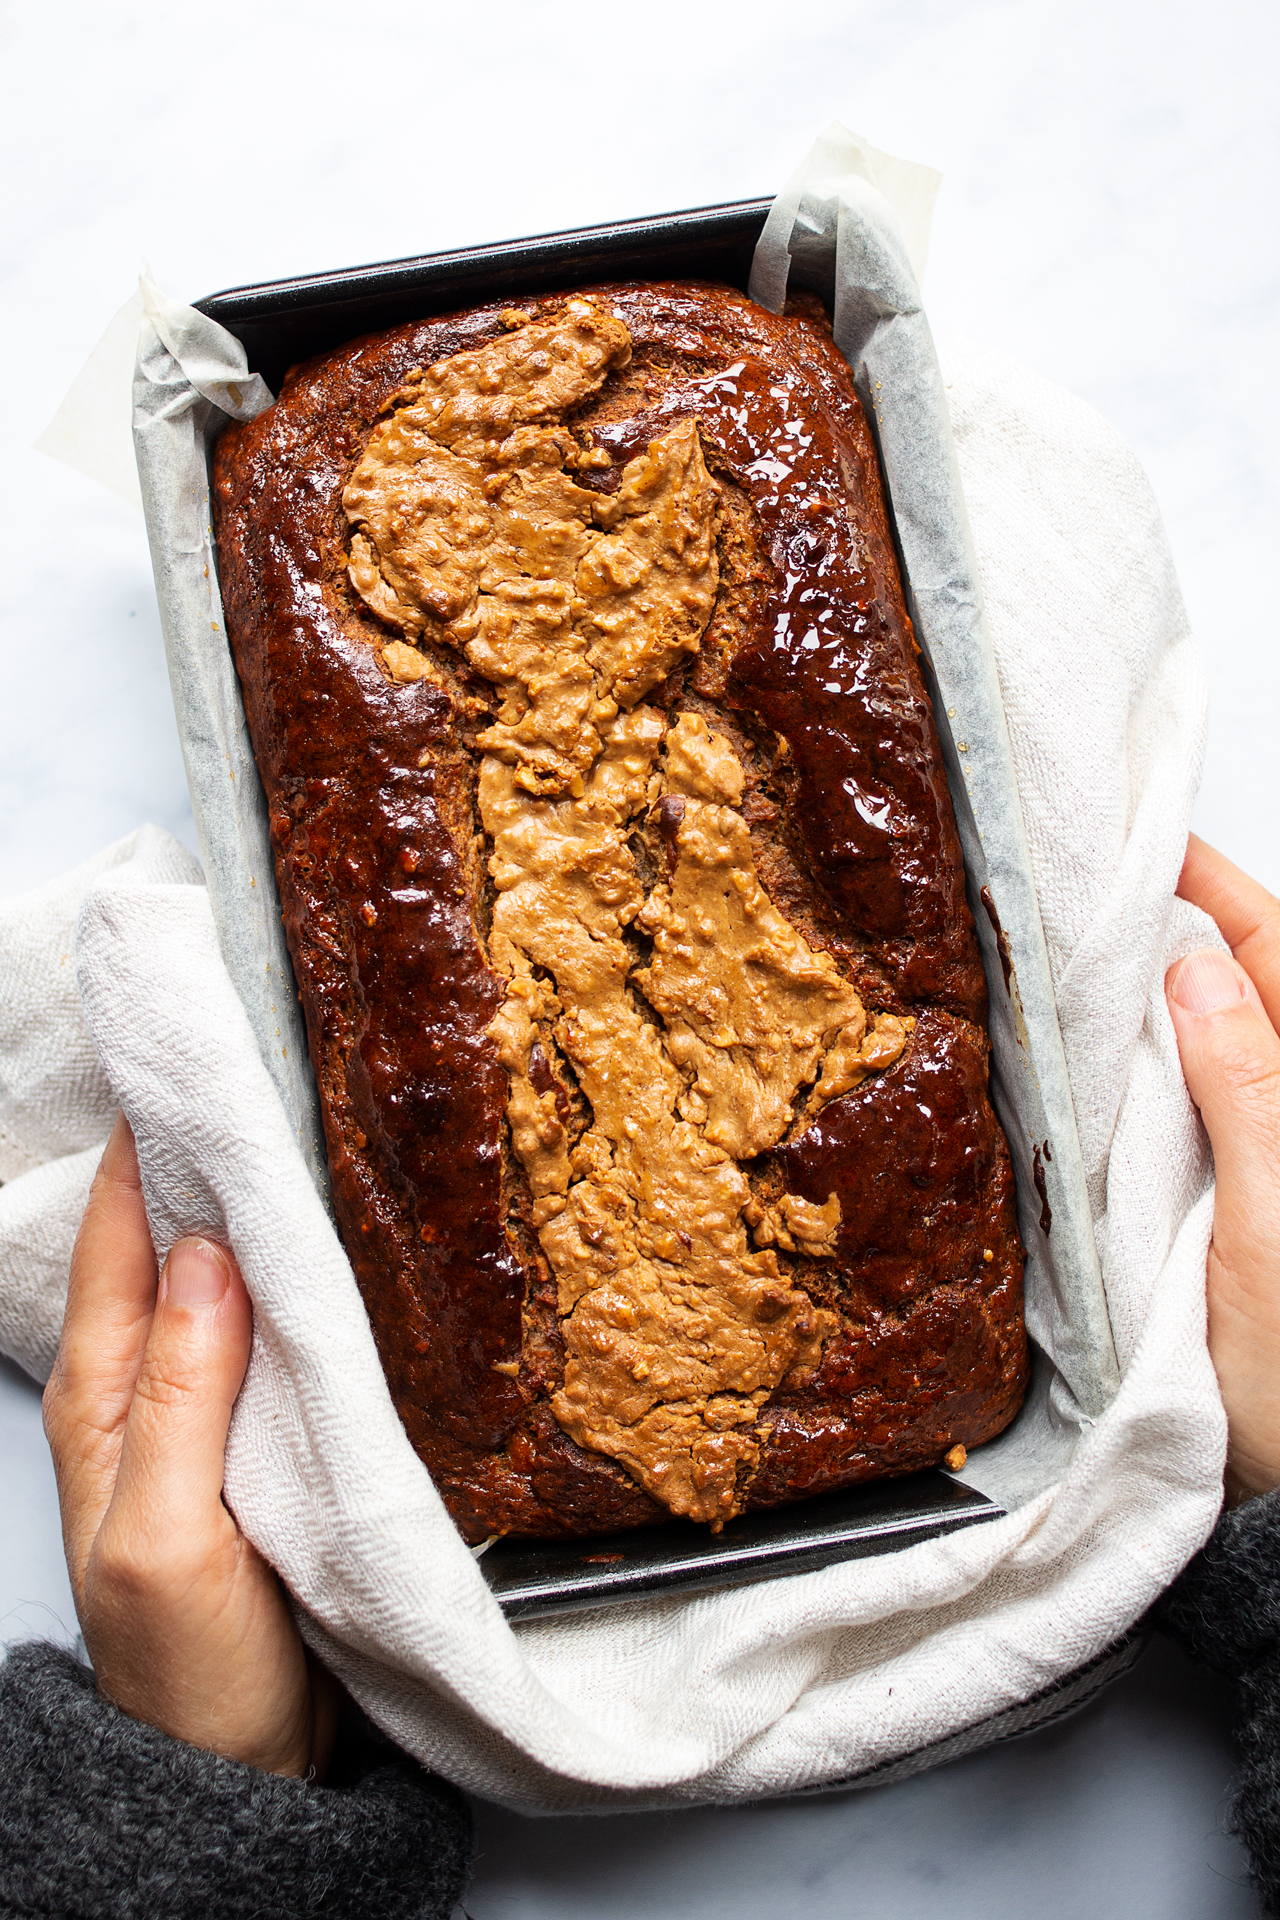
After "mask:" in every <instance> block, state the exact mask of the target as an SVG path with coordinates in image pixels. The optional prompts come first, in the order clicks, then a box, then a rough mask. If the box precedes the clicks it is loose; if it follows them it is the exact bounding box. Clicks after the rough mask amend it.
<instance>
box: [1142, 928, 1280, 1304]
mask: <svg viewBox="0 0 1280 1920" xmlns="http://www.w3.org/2000/svg"><path fill="white" fill-rule="evenodd" d="M1166 991H1167V996H1168V1001H1169V1012H1170V1014H1171V1016H1172V1019H1173V1026H1174V1031H1175V1033H1176V1034H1177V1036H1178V1051H1179V1053H1180V1054H1181V1056H1182V1070H1183V1073H1184V1074H1185V1075H1186V1081H1187V1086H1188V1088H1189V1090H1190V1093H1191V1098H1192V1099H1193V1100H1194V1101H1195V1103H1196V1105H1197V1106H1198V1107H1199V1109H1200V1115H1201V1118H1202V1119H1203V1121H1204V1124H1205V1128H1206V1130H1207V1132H1208V1135H1209V1139H1210V1141H1211V1143H1212V1145H1213V1157H1214V1162H1215V1164H1216V1167H1217V1179H1218V1188H1217V1196H1216V1199H1215V1203H1214V1216H1213V1244H1214V1249H1215V1252H1216V1253H1217V1256H1218V1259H1219V1260H1220V1261H1222V1262H1223V1263H1224V1264H1225V1265H1226V1266H1227V1267H1228V1268H1229V1269H1230V1270H1231V1271H1232V1273H1233V1274H1234V1275H1235V1276H1236V1278H1237V1279H1238V1280H1239V1281H1240V1282H1241V1283H1243V1284H1247V1285H1255V1284H1257V1283H1259V1282H1262V1281H1265V1282H1266V1285H1267V1291H1268V1294H1269V1293H1270V1291H1271V1289H1272V1288H1273V1287H1274V1284H1275V1283H1274V1281H1273V1280H1272V1279H1271V1277H1270V1276H1271V1275H1272V1274H1273V1273H1274V1270H1275V1248H1276V1246H1277V1244H1278V1243H1280V1039H1278V1038H1277V1037H1276V1033H1275V1029H1274V1028H1273V1027H1272V1025H1271V1022H1270V1021H1269V1020H1268V1018H1267V1016H1266V1013H1265V1012H1264V1011H1263V1006H1262V1002H1261V1000H1260V999H1259V997H1258V992H1257V989H1256V987H1255V986H1254V984H1253V982H1252V980H1250V978H1249V976H1248V974H1247V973H1246V972H1245V970H1244V968H1243V967H1242V966H1240V965H1239V963H1238V962H1237V961H1235V960H1233V959H1232V958H1231V956H1230V954H1228V953H1223V952H1222V951H1221V950H1220V949H1217V948H1206V949H1204V950H1203V951H1201V952H1199V953H1192V954H1188V956H1187V958H1186V959H1185V960H1183V961H1181V962H1180V963H1179V964H1178V965H1177V966H1176V967H1175V968H1174V969H1173V971H1172V972H1171V973H1170V975H1169V978H1168V981H1167V983H1166Z"/></svg>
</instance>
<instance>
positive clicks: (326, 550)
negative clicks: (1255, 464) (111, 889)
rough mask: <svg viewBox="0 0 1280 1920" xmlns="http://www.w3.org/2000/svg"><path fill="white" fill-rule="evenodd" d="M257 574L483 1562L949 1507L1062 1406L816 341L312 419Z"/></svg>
mask: <svg viewBox="0 0 1280 1920" xmlns="http://www.w3.org/2000/svg"><path fill="white" fill-rule="evenodd" d="M215 500H216V523H217V536H218V544H219V564H220V572H221V574H222V585H223V596H224V601H225V603H226V607H227V616H228V625H229V630H230V633H231V637H232V641H233V645H234V647H235V650H236V658H237V664H238V666H239V669H240V673H241V679H242V683H243V685H244V689H245V697H246V707H247V710H248V714H249V721H250V728H251V732H252V735H253V739H254V745H255V751H256V753H257V756H258V761H259V765H260V767H261V769H262V773H263V778H264V783H265V785H266V788H267V791H268V795H269V798H270V801H271V808H272V823H273V834H274V838H275V844H276V849H277V860H278V870H279V877H280V884H281V897H282V902H283V905H284V911H285V920H286V927H287V930H288V933H289V938H290V947H291V952H292V954H293V957H294V964H295V969H296V971H297V974H298V980H299V986H300V990H301V995H302V999H303V1002H304V1006H305V1009H306V1013H307V1020H308V1031H309V1038H310V1043H311V1049H312V1057H313V1061H314V1063H315V1065H316V1071H317V1079H318V1082H319V1085H320V1090H321V1103H322V1109H323V1112H324V1117H325V1127H326V1137H327V1142H328V1147H329V1156H330V1164H331V1169H332V1172H333V1179H334V1194H335V1205H336V1208H337V1212H338V1217H339V1223H340V1226H341V1228H342V1231H343V1235H344V1239H345V1242H346V1244H347V1247H348V1250H349V1252H350V1253H351V1256H352V1261H353V1266H354V1267H355V1270H356V1273H357V1277H358V1278H359V1280H360V1283H361V1286H362V1288H363V1290H364V1293H365V1298H366V1301H367V1303H368V1305H369V1309H370V1313H371V1318H372V1320H373V1324H374V1329H375V1334H376V1335H377V1338H378V1343H379V1349H380V1352H381V1354H382V1357H383V1361H384V1365H385V1367H386V1369H387V1373H388V1379H389V1382H390V1384H391V1388H392V1392H393V1394H394V1396H395V1398H396V1403H397V1406H398V1407H399V1410H400V1413H401V1417H402V1418H403V1419H404V1421H405V1424H406V1427H407V1429H408V1431H409V1433H410V1437H411V1438H412V1439H413V1441H414V1443H415V1445H417V1447H418V1449H419V1451H420V1452H421V1453H422V1455H423V1457H424V1459H426V1461H427V1463H428V1465H429V1466H430V1467H431V1468H432V1471H433V1472H434V1473H435V1475H436V1478H437V1481H438V1483H439V1484H440V1486H441V1489H442V1492H443V1493H444V1495H445V1498H446V1500H447V1501H448V1502H449V1504H450V1506H451V1510H452V1511H453V1512H454V1514H455V1517H456V1518H457V1519H458V1521H459V1524H460V1525H461V1526H462V1528H463V1530H464V1532H466V1533H467V1534H468V1537H472V1538H476V1537H485V1536H487V1535H488V1534H490V1533H494V1532H504V1531H513V1532H524V1533H532V1534H556V1533H572V1532H591V1531H599V1530H601V1529H604V1528H608V1527H613V1526H620V1525H628V1524H640V1523H642V1522H643V1521H645V1520H647V1519H651V1518H654V1517H656V1516H658V1515H660V1514H661V1513H663V1512H677V1513H682V1514H687V1515H689V1516H690V1517H692V1518H695V1519H700V1520H706V1521H710V1522H711V1523H712V1524H713V1525H715V1526H719V1525H721V1524H723V1522H724V1521H725V1519H727V1518H729V1517H731V1516H732V1515H733V1513H735V1512H737V1511H739V1510H740V1509H741V1508H742V1507H743V1506H754V1505H760V1504H770V1503H773V1502H776V1501H778V1500H780V1499H786V1498H792V1497H796V1496H797V1495H798V1494H800V1493H802V1492H806V1491H816V1490H818V1489H819V1488H823V1487H829V1486H834V1485H839V1484H843V1483H846V1482H848V1481H851V1480H854V1479H859V1478H865V1477H867V1476H868V1475H869V1474H873V1473H876V1472H886V1471H888V1472H894V1471H904V1470H907V1469H908V1468H910V1467H912V1466H917V1465H922V1464H927V1463H932V1462H934V1461H936V1460H938V1459H939V1458H941V1457H942V1456H943V1455H944V1454H945V1453H947V1452H948V1451H949V1450H950V1448H951V1447H952V1446H954V1445H955V1444H957V1443H960V1444H964V1445H972V1444H975V1443H976V1442H977V1441H978V1440H980V1439H982V1438H985V1437H988V1435H989V1434H990V1433H992V1432H994V1431H997V1430H998V1429H999V1427H1000V1426H1002V1425H1003V1424H1004V1423H1005V1422H1006V1421H1007V1420H1008V1418H1010V1417H1011V1415H1012V1412H1013V1411H1014V1410H1015V1409H1016V1406H1017V1404H1018V1401H1019V1399H1020V1396H1021V1391H1022V1384H1023V1379H1024V1374H1025V1344H1024V1336H1023V1331H1022V1320H1021V1302H1020V1284H1019V1283H1020V1272H1021V1251H1020V1248H1019V1246H1018V1241H1017V1233H1016V1227H1015V1224H1014V1220H1013V1211H1012V1179H1011V1174H1010V1170H1009V1163H1008V1154H1007V1149H1006V1148H1005V1144H1004V1141H1003V1138H1002V1137H1001V1135H1000V1133H999V1129H998V1127H997V1126H996V1123H995V1120H994V1116H993V1115H992V1113H991V1109H990V1106H989V1102H988V1100H987V1094H986V1040H985V1034H984V1032H983V1026H982V1020H983V1015H984V1012H985V989H984V986H983V981H982V974H981V969H980V965H979V962H978V958H977V951H976V945H975V943H974V939H973V930H972V924H971V921H970V919H969V916H968V910H967V907H966V905H965V901H964V890H963V873H962V870H961V864H960V856H959V848H958V843H957V840H956V834H955V828H954V823H953V820H952V817H951V810H950V802H949V798H948V795H947V791H946V785H945V780H944V777H943V773H942V767H941V760H940V755H939V751H938V745H937V739H936V733H935V731H934V727H933V720H932V715H931V712H930V709H929V706H928V701H927V697H926V695H925V693H924V689H923V686H922V684H921V679H920V673H919V668H918V665H917V661H916V655H915V648H914V642H913V640H912V636H911V631H910V625H909V622H908V620H907V616H906V613H905V609H904V607H903V602H902V594H901V588H900V584H899V581H898V577H897V571H896V565H895V562H894V556H893V550H892V545H891V541H890V537H889V532H888V526H887V522H886V518H885V513H884V507H883V503H882V499H881V495H880V490H879V479H878V473H877V470H876V465H875V459H874V451H873V448H872V445H871V442H870V437H869V434H868V431H867V427H866V423H865V420H864V419H863V416H862V413H861V409H860V408H859V406H858V402H857V400H856V397H855V396H854V394H853V392H852V389H851V386H850V382H849V377H848V372H847V369H846V368H845V367H844V365H843V363H842V362H841V361H840V359H839V356H838V355H837V354H836V353H835V351H834V348H833V346H832V343H831V341H830V336H829V332H828V331H827V329H826V326H825V322H824V319H823V317H822V315H821V313H820V312H819V311H818V310H816V308H815V307H813V306H809V307H808V308H807V309H806V310H802V311H800V312H795V313H791V314H789V315H788V316H787V317H785V318H777V317H775V316H772V315H770V314H768V313H765V312H763V311H762V310H761V309H759V308H756V307H753V306H752V305H751V304H750V303H749V302H747V301H746V300H745V299H744V298H743V297H742V296H741V295H739V294H736V293H734V292H732V291H731V290H729V289H724V288H711V287H702V286H693V285H690V286H682V285H670V286H625V287H610V288H604V289H598V290H596V291H594V292H589V293H587V294H585V295H574V296H570V297H564V296H561V297H559V298H552V299H548V300H544V301H539V302H529V303H526V305H525V306H523V307H521V308H519V309H511V308H506V309H503V308H497V307H495V308H486V309H482V310H477V311H476V312H473V313H470V314H465V315H460V316H453V317H450V318H448V319H445V320H436V321H430V322H425V323H422V324H421V325H419V326H413V327H407V328H401V329H398V330H396V331H395V332H393V333H391V334H387V335H383V336H380V337H378V338H376V339H372V340H368V341H358V342H355V343H353V344H352V345H351V346H350V347H347V348H344V349H341V350H339V352H337V353H336V354H332V355H329V356H326V357H325V358H323V359H322V360H319V361H317V362H313V363H311V364H310V365H309V366H307V367H305V368H301V369H295V370H293V371H292V372H291V375H290V377H289V379H288V380H287V381H286V385H285V389H284V391H283V392H282V395H281V397H280V400H279V401H278V402H277V404H276V406H275V407H274V408H272V409H270V410H269V411H268V412H267V413H266V414H264V415H262V416H260V417H259V419H258V420H257V421H254V422H252V423H249V425H248V426H245V427H236V428H232V429H229V430H228V432H227V433H226V434H224V436H223V438H222V440H221V442H220V443H219V448H218V452H217V458H216V468H215Z"/></svg>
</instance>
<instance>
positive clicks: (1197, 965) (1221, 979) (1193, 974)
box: [1169, 947, 1247, 1013]
mask: <svg viewBox="0 0 1280 1920" xmlns="http://www.w3.org/2000/svg"><path fill="white" fill-rule="evenodd" d="M1169 993H1170V995H1171V997H1172V998H1173V999H1174V1000H1176V1001H1177V1003H1178V1005H1179V1006H1180V1007H1185V1008H1186V1010H1187V1012H1188V1013H1221V1011H1222V1009H1223V1008H1224V1007H1237V1006H1239V1005H1240V1002H1241V1001H1242V1000H1244V999H1246V998H1247V993H1246V989H1245V985H1244V982H1243V980H1242V979H1241V976H1240V969H1239V967H1237V965H1236V963H1235V961H1234V960H1233V959H1232V958H1231V955H1230V954H1229V953H1223V952H1222V950H1221V948H1218V947H1205V948H1204V949H1203V951H1202V952H1200V953H1189V954H1188V955H1187V957H1186V959H1185V960H1184V961H1182V962H1181V964H1180V965H1179V967H1178V968H1177V970H1176V972H1175V973H1174V976H1173V979H1172V980H1171V981H1170V982H1169Z"/></svg>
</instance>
